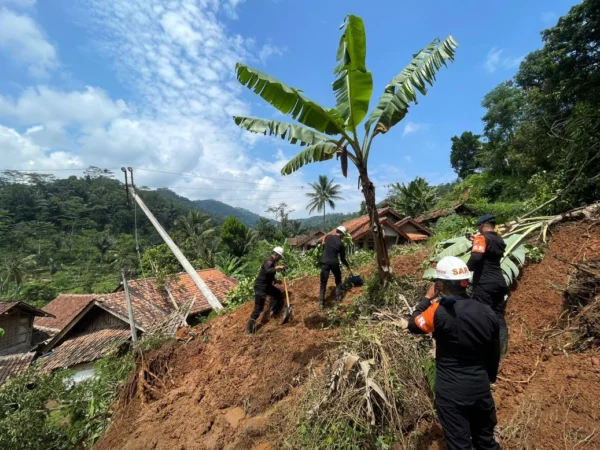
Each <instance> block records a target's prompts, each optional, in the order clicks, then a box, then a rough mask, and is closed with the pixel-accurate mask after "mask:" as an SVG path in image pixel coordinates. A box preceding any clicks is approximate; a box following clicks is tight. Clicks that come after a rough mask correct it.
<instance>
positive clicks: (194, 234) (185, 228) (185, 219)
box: [175, 211, 212, 240]
mask: <svg viewBox="0 0 600 450" xmlns="http://www.w3.org/2000/svg"><path fill="white" fill-rule="evenodd" d="M211 225H212V219H211V217H210V216H208V215H207V214H204V213H202V212H200V211H189V212H188V213H187V215H185V216H180V217H179V218H178V219H177V220H176V221H175V226H176V227H177V229H178V230H180V231H181V232H182V233H183V234H184V236H185V237H186V238H192V239H193V240H197V239H198V237H199V236H202V234H203V233H204V232H205V231H206V230H210V229H212V226H211Z"/></svg>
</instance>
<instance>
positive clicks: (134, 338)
mask: <svg viewBox="0 0 600 450" xmlns="http://www.w3.org/2000/svg"><path fill="white" fill-rule="evenodd" d="M123 289H124V291H125V301H126V302H127V313H128V314H129V326H130V327H131V340H132V341H133V342H136V341H137V330H136V328H135V320H134V318H133V306H131V297H130V296H129V286H128V285H127V278H126V277H125V270H123Z"/></svg>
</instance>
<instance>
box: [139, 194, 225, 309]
mask: <svg viewBox="0 0 600 450" xmlns="http://www.w3.org/2000/svg"><path fill="white" fill-rule="evenodd" d="M129 193H130V194H131V196H132V197H133V199H134V200H135V201H136V203H137V204H138V205H139V206H140V208H141V209H142V211H144V214H146V217H148V220H149V221H150V222H151V223H152V225H154V228H156V231H158V234H160V237H161V238H163V241H165V244H167V245H168V247H169V248H170V249H171V251H172V252H173V254H174V255H175V258H177V261H179V264H181V265H182V267H183V269H184V270H185V271H186V272H187V274H188V275H189V276H190V278H191V279H192V281H193V282H194V284H195V285H196V287H197V288H198V289H199V290H200V292H202V295H204V297H205V298H206V300H207V301H208V304H209V305H210V306H211V307H212V308H213V309H214V310H216V311H219V310H221V309H223V305H221V302H220V301H219V299H218V298H217V297H215V294H213V293H212V291H211V290H210V288H209V287H208V286H207V285H206V283H204V281H202V278H200V276H199V275H198V272H196V270H195V269H194V267H193V266H192V265H191V264H190V262H189V261H188V259H187V258H186V257H185V255H184V254H183V253H181V250H179V247H177V244H175V242H173V239H171V237H170V236H169V235H168V234H167V232H166V231H165V229H164V228H163V227H162V226H161V224H160V223H159V222H158V220H156V217H154V215H153V214H152V212H151V211H150V210H149V209H148V207H147V206H146V204H145V203H144V202H143V201H142V199H141V198H140V197H139V196H138V195H137V194H136V193H135V189H134V188H133V187H130V188H129Z"/></svg>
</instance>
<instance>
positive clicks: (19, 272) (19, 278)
mask: <svg viewBox="0 0 600 450" xmlns="http://www.w3.org/2000/svg"><path fill="white" fill-rule="evenodd" d="M35 264H36V258H35V255H29V256H24V257H21V256H14V257H8V258H6V259H5V260H4V265H3V267H2V269H1V270H2V273H3V276H2V290H4V288H5V287H7V286H8V283H10V282H13V283H14V284H15V291H14V296H15V297H16V296H17V293H18V292H19V289H20V288H21V285H22V284H23V282H24V281H25V278H27V275H28V274H29V273H30V272H31V270H32V269H33V268H34V267H35Z"/></svg>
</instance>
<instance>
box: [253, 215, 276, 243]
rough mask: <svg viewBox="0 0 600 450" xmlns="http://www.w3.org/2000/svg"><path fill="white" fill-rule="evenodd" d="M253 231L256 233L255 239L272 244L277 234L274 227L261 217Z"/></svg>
mask: <svg viewBox="0 0 600 450" xmlns="http://www.w3.org/2000/svg"><path fill="white" fill-rule="evenodd" d="M254 230H255V231H256V236H257V239H261V240H263V241H268V242H272V241H273V240H274V239H275V234H276V233H277V227H275V225H273V224H272V223H271V222H270V221H269V220H267V219H265V218H264V217H261V218H260V219H259V220H258V222H257V223H256V226H255V227H254Z"/></svg>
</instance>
